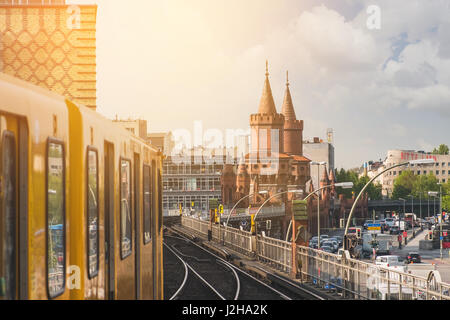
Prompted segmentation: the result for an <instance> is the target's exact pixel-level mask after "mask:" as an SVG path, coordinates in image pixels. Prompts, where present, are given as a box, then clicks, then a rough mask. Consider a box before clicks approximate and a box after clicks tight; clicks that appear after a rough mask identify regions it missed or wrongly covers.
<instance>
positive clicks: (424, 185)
mask: <svg viewBox="0 0 450 320" xmlns="http://www.w3.org/2000/svg"><path fill="white" fill-rule="evenodd" d="M438 182H439V180H438V179H437V178H436V176H435V175H434V174H432V173H431V172H430V173H428V174H427V175H420V176H416V180H415V181H414V184H413V190H412V194H413V195H414V196H415V197H419V196H420V195H422V198H428V191H439V185H438Z"/></svg>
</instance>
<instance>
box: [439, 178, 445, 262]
mask: <svg viewBox="0 0 450 320" xmlns="http://www.w3.org/2000/svg"><path fill="white" fill-rule="evenodd" d="M439 217H441V223H440V228H439V239H440V240H441V250H440V251H441V261H442V241H443V238H444V237H443V236H442V220H443V219H442V184H440V183H439Z"/></svg>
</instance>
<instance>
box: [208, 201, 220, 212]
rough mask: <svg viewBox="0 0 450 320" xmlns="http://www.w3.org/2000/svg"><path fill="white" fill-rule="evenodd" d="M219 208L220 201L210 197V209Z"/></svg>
mask: <svg viewBox="0 0 450 320" xmlns="http://www.w3.org/2000/svg"><path fill="white" fill-rule="evenodd" d="M217 208H219V201H218V200H217V199H209V210H214V209H217Z"/></svg>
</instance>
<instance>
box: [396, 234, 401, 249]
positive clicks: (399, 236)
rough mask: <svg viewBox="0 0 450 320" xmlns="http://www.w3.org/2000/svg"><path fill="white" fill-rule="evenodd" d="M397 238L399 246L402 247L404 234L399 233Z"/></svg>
mask: <svg viewBox="0 0 450 320" xmlns="http://www.w3.org/2000/svg"><path fill="white" fill-rule="evenodd" d="M397 240H398V248H399V249H401V248H402V235H401V234H399V235H398V236H397Z"/></svg>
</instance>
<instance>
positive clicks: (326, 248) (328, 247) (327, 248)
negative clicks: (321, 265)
mask: <svg viewBox="0 0 450 320" xmlns="http://www.w3.org/2000/svg"><path fill="white" fill-rule="evenodd" d="M321 249H322V251H325V252H328V253H333V248H332V247H331V245H328V244H327V245H323V246H321Z"/></svg>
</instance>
